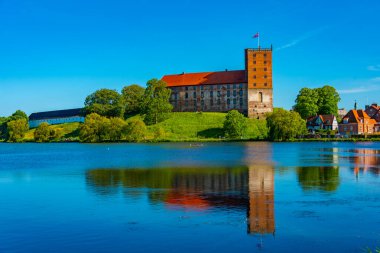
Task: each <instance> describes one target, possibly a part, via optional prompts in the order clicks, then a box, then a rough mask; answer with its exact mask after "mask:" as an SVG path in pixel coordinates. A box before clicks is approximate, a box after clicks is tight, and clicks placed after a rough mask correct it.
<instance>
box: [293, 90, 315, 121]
mask: <svg viewBox="0 0 380 253" xmlns="http://www.w3.org/2000/svg"><path fill="white" fill-rule="evenodd" d="M295 102H296V105H295V106H294V110H295V111H296V112H298V113H299V114H300V115H301V117H302V118H303V119H307V118H308V117H310V116H314V115H316V114H317V113H318V92H317V90H315V89H309V88H302V89H301V90H300V91H299V93H298V95H297V98H296V101H295Z"/></svg>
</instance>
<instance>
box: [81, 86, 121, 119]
mask: <svg viewBox="0 0 380 253" xmlns="http://www.w3.org/2000/svg"><path fill="white" fill-rule="evenodd" d="M84 104H85V109H86V113H88V114H91V113H96V114H99V115H100V116H105V117H108V118H110V117H122V116H123V114H124V103H123V99H122V97H121V95H120V94H119V93H118V92H117V91H115V90H109V89H101V90H97V91H95V92H94V93H92V94H91V95H89V96H87V98H86V101H85V103H84Z"/></svg>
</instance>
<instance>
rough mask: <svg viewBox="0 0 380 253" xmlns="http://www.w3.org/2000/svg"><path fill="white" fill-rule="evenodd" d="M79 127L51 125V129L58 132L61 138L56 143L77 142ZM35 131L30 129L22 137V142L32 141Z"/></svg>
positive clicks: (77, 125)
mask: <svg viewBox="0 0 380 253" xmlns="http://www.w3.org/2000/svg"><path fill="white" fill-rule="evenodd" d="M79 126H80V123H65V124H60V125H52V126H51V127H52V128H53V129H54V130H56V131H59V133H60V136H61V138H59V139H58V140H57V141H65V140H69V141H79ZM34 131H35V129H30V130H29V131H28V132H27V133H26V134H25V137H24V141H34Z"/></svg>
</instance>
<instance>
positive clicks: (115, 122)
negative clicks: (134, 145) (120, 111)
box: [107, 118, 127, 141]
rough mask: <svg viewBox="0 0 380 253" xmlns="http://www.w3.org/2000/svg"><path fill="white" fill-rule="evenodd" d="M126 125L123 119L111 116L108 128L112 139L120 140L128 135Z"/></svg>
mask: <svg viewBox="0 0 380 253" xmlns="http://www.w3.org/2000/svg"><path fill="white" fill-rule="evenodd" d="M126 125H127V124H126V123H125V121H124V120H123V119H120V118H111V119H110V124H109V125H108V129H107V131H108V135H109V139H110V141H120V140H122V139H124V138H125V135H126V133H125V128H126Z"/></svg>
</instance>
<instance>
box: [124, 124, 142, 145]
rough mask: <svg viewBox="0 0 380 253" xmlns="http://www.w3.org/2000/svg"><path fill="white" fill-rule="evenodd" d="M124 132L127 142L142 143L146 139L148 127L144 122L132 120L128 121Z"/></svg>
mask: <svg viewBox="0 0 380 253" xmlns="http://www.w3.org/2000/svg"><path fill="white" fill-rule="evenodd" d="M124 132H125V135H126V139H127V141H134V142H136V141H141V140H143V139H144V138H145V134H146V125H145V123H144V121H142V120H139V119H132V120H129V121H128V123H127V126H126V128H125V131H124Z"/></svg>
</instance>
